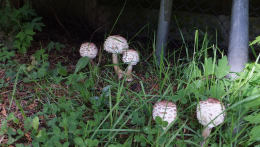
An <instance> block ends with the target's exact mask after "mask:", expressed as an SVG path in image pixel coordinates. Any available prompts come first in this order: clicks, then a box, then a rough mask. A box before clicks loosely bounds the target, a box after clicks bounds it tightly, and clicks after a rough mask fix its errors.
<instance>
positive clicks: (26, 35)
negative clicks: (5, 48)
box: [0, 1, 44, 54]
mask: <svg viewBox="0 0 260 147" xmlns="http://www.w3.org/2000/svg"><path fill="white" fill-rule="evenodd" d="M0 22H2V23H1V24H0V30H1V31H3V32H2V33H4V40H5V41H6V42H7V43H8V41H12V40H14V43H13V47H14V48H16V49H18V51H19V52H20V53H23V54H24V53H26V52H27V50H28V48H29V47H30V46H31V42H32V40H33V36H34V35H35V31H41V28H42V27H43V26H44V25H43V23H42V22H41V17H37V15H36V13H35V12H34V10H33V9H31V8H30V7H29V4H28V3H26V4H25V5H24V6H23V7H21V8H18V9H16V8H13V7H11V6H10V5H9V3H8V1H7V4H6V6H5V7H4V8H3V9H1V10H0Z"/></svg>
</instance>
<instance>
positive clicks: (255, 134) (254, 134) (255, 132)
mask: <svg viewBox="0 0 260 147" xmlns="http://www.w3.org/2000/svg"><path fill="white" fill-rule="evenodd" d="M259 132H260V125H258V126H255V127H254V128H253V129H252V130H251V131H250V138H251V140H254V141H260V133H259Z"/></svg>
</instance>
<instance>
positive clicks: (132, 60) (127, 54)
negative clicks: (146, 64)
mask: <svg viewBox="0 0 260 147" xmlns="http://www.w3.org/2000/svg"><path fill="white" fill-rule="evenodd" d="M122 60H123V62H124V63H126V64H132V65H136V64H137V63H138V62H139V54H138V52H137V51H135V50H133V49H129V50H127V51H124V52H123V57H122Z"/></svg>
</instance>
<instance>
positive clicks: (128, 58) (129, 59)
mask: <svg viewBox="0 0 260 147" xmlns="http://www.w3.org/2000/svg"><path fill="white" fill-rule="evenodd" d="M122 60H123V62H124V63H126V64H128V66H127V71H126V81H129V82H130V81H133V77H132V70H133V66H134V65H136V64H137V63H138V62H139V54H138V52H137V51H135V50H133V49H129V50H127V51H124V52H123V58H122Z"/></svg>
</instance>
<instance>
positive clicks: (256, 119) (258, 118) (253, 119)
mask: <svg viewBox="0 0 260 147" xmlns="http://www.w3.org/2000/svg"><path fill="white" fill-rule="evenodd" d="M244 119H245V120H246V121H249V122H250V123H251V124H257V123H260V113H258V114H255V115H248V116H246V117H245V118H244Z"/></svg>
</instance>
